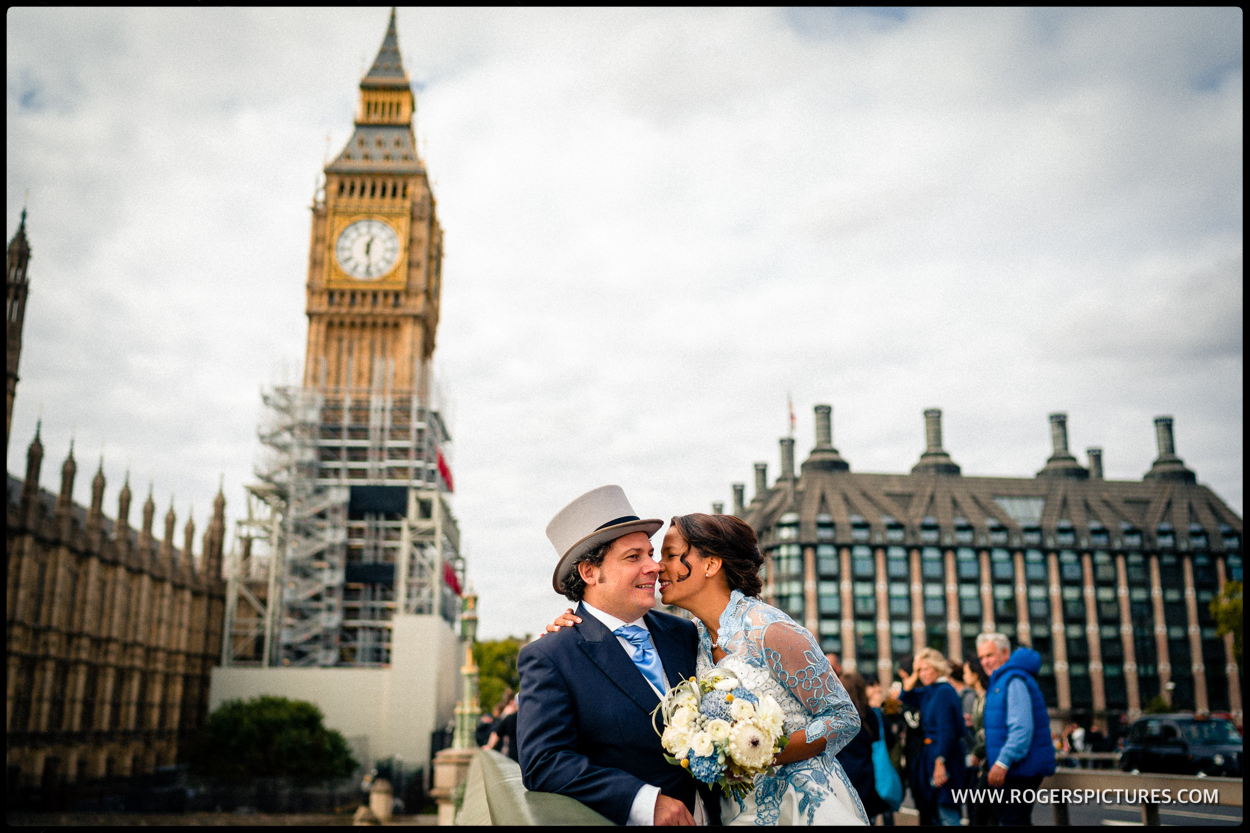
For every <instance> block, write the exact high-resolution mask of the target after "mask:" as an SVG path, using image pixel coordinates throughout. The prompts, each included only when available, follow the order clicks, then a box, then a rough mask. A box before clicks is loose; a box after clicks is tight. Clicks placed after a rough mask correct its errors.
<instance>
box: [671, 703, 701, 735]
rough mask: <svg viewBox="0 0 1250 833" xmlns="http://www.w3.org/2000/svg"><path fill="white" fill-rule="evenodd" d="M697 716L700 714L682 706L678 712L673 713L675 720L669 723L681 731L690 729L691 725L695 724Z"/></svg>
mask: <svg viewBox="0 0 1250 833" xmlns="http://www.w3.org/2000/svg"><path fill="white" fill-rule="evenodd" d="M697 714H698V712H696V711H695V710H694V709H692V708H690V707H689V706H682V707H681V708H679V709H678V710H677V711H675V712H673V718H672V720H670V721H669V725H670V726H676V727H677V728H679V729H689V728H690V724H691V723H693V722H694V718H695V715H697Z"/></svg>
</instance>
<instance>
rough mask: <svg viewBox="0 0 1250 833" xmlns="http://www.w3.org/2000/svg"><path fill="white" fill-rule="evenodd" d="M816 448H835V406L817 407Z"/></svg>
mask: <svg viewBox="0 0 1250 833" xmlns="http://www.w3.org/2000/svg"><path fill="white" fill-rule="evenodd" d="M816 447H817V448H833V406H832V405H817V406H816Z"/></svg>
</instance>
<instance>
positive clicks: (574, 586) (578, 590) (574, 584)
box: [560, 538, 616, 602]
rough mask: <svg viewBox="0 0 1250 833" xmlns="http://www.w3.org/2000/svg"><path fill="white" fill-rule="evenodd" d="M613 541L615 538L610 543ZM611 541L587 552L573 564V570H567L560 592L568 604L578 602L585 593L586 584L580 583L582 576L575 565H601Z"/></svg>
mask: <svg viewBox="0 0 1250 833" xmlns="http://www.w3.org/2000/svg"><path fill="white" fill-rule="evenodd" d="M615 540H616V539H615V538H613V539H612V541H615ZM612 541H604V542H603V543H602V544H600V545H599V546H597V547H595V548H594V549H591V550H587V551H586V552H584V553H582V554H581V555H579V556H578V557H577V560H576V561H574V562H573V565H572V566H573V569H571V570H569V572H568V574H567V575H566V576H565V577H564V580H563V581H561V582H560V591H561V592H562V593H564V597H565V598H566V599H568V600H569V601H570V602H580V601H581V600H582V596H583V595H585V593H586V582H584V581H582V574H581V572H580V571H578V569H577V565H578V564H582V563H585V564H589V565H591V566H592V567H598V566H599V565H601V564H603V559H604V558H605V557H606V556H607V554H608V548H609V547H611V546H612Z"/></svg>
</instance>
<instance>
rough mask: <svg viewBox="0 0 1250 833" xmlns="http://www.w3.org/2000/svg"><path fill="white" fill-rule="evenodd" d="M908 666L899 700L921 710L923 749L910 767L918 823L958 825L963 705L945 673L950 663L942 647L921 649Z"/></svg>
mask: <svg viewBox="0 0 1250 833" xmlns="http://www.w3.org/2000/svg"><path fill="white" fill-rule="evenodd" d="M912 669H913V670H912V673H911V675H910V676H908V675H903V689H904V691H903V693H902V695H901V696H900V697H899V700H900V701H902V703H903V705H905V706H910V707H911V708H914V709H918V710H919V712H920V729H921V731H922V732H923V733H924V745H923V746H922V747H921V750H922V751H921V753H920V755H919V756H917V758H916V760H914V761H912V762H911V764H910V766H909V769H910V770H911V783H912V792H913V794H914V795H913V797H914V798H915V801H916V809H917V810H918V811H919V812H920V823H921V824H923V825H928V824H940V825H944V826H957V825H959V824H960V813H959V805H958V804H957V803H955V794H954V790H957V789H963V786H964V772H965V762H964V754H965V753H964V745H963V734H964V713H963V706H962V705H961V704H960V702H959V693H958V692H956V691H955V687H954V686H953V685H951V684H950V680H949V679H948V678H947V676H946V673H947V671H948V670H949V669H950V663H948V662H947V661H946V658H945V657H944V656H942V653H941V652H940V651H937V650H935V649H933V648H925V649H923V650H922V651H920V652H919V653H918V654H916V658H915V659H914V660H913V662H912ZM899 673H900V674H902V672H899ZM917 681H919V682H920V683H921V685H920V687H919V688H916V683H917ZM909 731H910V730H909Z"/></svg>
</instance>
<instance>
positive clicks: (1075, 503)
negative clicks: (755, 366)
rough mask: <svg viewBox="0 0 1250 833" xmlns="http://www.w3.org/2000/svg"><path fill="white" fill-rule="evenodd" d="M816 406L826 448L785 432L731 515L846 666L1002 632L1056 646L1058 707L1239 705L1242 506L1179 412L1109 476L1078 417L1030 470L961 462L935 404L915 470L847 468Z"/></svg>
mask: <svg viewBox="0 0 1250 833" xmlns="http://www.w3.org/2000/svg"><path fill="white" fill-rule="evenodd" d="M831 413H832V409H831V408H830V406H828V405H817V406H816V408H815V416H816V446H815V448H813V449H812V451H811V453H810V454H809V455H808V457H807V459H806V460H805V461H803V462H802V464H801V465H800V466H799V468H798V470H797V471H796V469H795V457H794V440H793V439H791V438H785V439H782V440H781V473H780V476H779V477H778V478H777V479H776V480H775V481H774V482H772V483H771V484H770V483H769V481H768V476H767V464H766V463H756V464H755V494H754V497H753V498H752V499H751V501H750V502H749V503H747V502H746V501H745V484H734V486H733V493H734V501H733V506H734V509H733V511H734V514H736V515H738V516H739V517H741V518H743V519H745V520H746V521H747V522H749V523H750V524H751V525H752V526H753V527H754V529H755V530H756V532H757V533H758V535H759V538H760V546H761V549H762V550H763V551H764V553H765V556H766V570H767V580H766V583H765V594H766V598H767V599H768V600H769V601H771V602H772V603H774V604H776V605H777V606H778V607H781V608H783V609H784V610H786V611H787V612H789V613H790V614H791V615H792V616H793V617H794V618H795V619H796V620H797V621H798V622H800V623H802V624H804V625H805V626H806V627H807V628H808V629H809V630H810V631H811V632H812V633H813V634H816V635H818V637H819V640H820V642H821V645H822V647H823V648H824V650H825V651H832V652H836V653H838V654H840V655H841V658H842V662H843V665H844V667H845V668H846V669H848V670H856V669H857V670H859V671H860V672H861V673H875V674H876V675H878V677H879V678H880V679H883V680H888V679H890V678H892V677H893V676H894V675H895V674H896V669H897V667H898V665H897V663H898V661H899V660H900V659H902V658H905V657H910V656H912V655H913V654H914V653H915V651H916V650H918V649H919V648H921V647H925V646H931V647H935V648H937V649H938V650H940V651H942V652H943V653H944V654H946V655H947V656H949V657H951V658H955V659H960V658H964V657H971V656H975V653H976V650H975V639H976V636H977V634H978V633H982V632H985V631H999V632H1001V633H1004V634H1006V635H1007V636H1008V637H1010V638H1011V640H1012V642H1013V644H1021V645H1031V646H1032V647H1033V648H1035V649H1036V650H1037V651H1038V652H1039V653H1041V655H1042V658H1043V665H1042V671H1041V675H1040V682H1041V687H1042V690H1043V692H1044V693H1045V695H1046V698H1047V703H1048V705H1049V706H1050V707H1051V709H1052V713H1053V714H1054V715H1055V716H1056V717H1066V716H1070V715H1078V716H1079V715H1087V716H1089V717H1091V718H1092V719H1094V720H1096V721H1098V722H1100V723H1104V725H1105V724H1106V722H1107V721H1108V720H1109V719H1111V720H1114V721H1116V722H1118V720H1119V718H1120V716H1121V715H1126V716H1128V717H1129V718H1131V717H1134V716H1136V715H1137V714H1139V713H1140V712H1141V710H1142V708H1143V706H1144V705H1145V704H1147V703H1149V702H1150V701H1151V699H1152V698H1154V697H1156V696H1158V695H1162V696H1163V697H1164V698H1166V699H1167V700H1169V701H1170V703H1171V705H1172V706H1173V707H1174V708H1177V709H1192V710H1198V711H1215V712H1232V713H1234V714H1235V715H1236V717H1237V718H1238V719H1239V720H1240V715H1241V677H1240V669H1239V668H1238V667H1237V665H1236V663H1235V662H1234V658H1233V647H1232V636H1231V634H1230V635H1227V636H1223V637H1221V636H1218V635H1217V634H1216V625H1215V622H1214V621H1213V619H1212V616H1211V612H1210V608H1209V603H1210V601H1211V600H1212V599H1213V598H1214V597H1215V596H1216V594H1217V593H1219V592H1220V590H1221V588H1222V587H1223V586H1224V583H1225V582H1226V581H1229V580H1238V581H1240V580H1241V576H1242V523H1241V519H1240V518H1239V517H1237V515H1236V514H1235V513H1234V512H1233V511H1232V510H1231V509H1229V507H1228V506H1227V505H1226V504H1225V503H1224V501H1222V500H1221V499H1220V497H1219V496H1218V495H1216V494H1215V493H1214V492H1213V491H1212V490H1211V489H1210V488H1208V487H1206V486H1203V485H1201V484H1199V483H1198V482H1197V479H1196V477H1195V475H1194V472H1192V471H1191V470H1189V469H1188V468H1186V466H1185V465H1184V463H1183V462H1182V460H1181V459H1180V458H1179V457H1178V456H1177V455H1176V450H1175V447H1174V443H1173V434H1172V419H1171V417H1159V418H1157V419H1156V420H1155V430H1156V434H1157V438H1158V448H1159V456H1158V459H1156V460H1155V461H1154V464H1153V465H1152V466H1151V468H1150V470H1149V471H1148V472H1146V473H1145V474H1144V476H1143V477H1142V479H1141V480H1133V481H1122V480H1108V479H1106V478H1105V477H1104V476H1103V471H1102V459H1101V458H1102V451H1101V449H1098V448H1091V449H1089V450H1088V455H1089V456H1088V465H1082V464H1081V463H1080V462H1079V461H1078V460H1077V459H1076V457H1075V456H1073V455H1072V454H1071V452H1070V451H1069V450H1068V440H1067V415H1066V414H1061V413H1056V414H1051V415H1050V431H1051V438H1052V441H1053V446H1054V453H1053V454H1052V455H1051V457H1050V458H1049V459H1048V460H1047V461H1046V462H1045V465H1044V466H1042V468H1041V469H1040V470H1039V471H1038V472H1037V473H1036V475H1035V476H1033V477H1018V478H1009V477H976V476H970V475H967V474H965V473H964V472H963V471H962V469H961V467H960V466H959V465H958V464H957V463H956V462H955V461H954V460H953V459H952V458H951V455H950V454H948V453H947V452H946V451H945V450H944V449H943V447H942V428H941V411H939V410H936V409H934V410H928V411H925V414H924V420H925V440H926V448H925V451H924V453H923V454H921V456H920V459H919V460H918V461H917V463H916V464H915V466H913V467H912V470H911V472H910V473H909V474H864V473H858V472H853V471H851V466H850V464H849V462H848V461H847V460H845V459H843V457H842V456H841V455H840V454H839V453H838V451H837V449H836V448H835V447H834V445H833V433H832V419H831Z"/></svg>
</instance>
